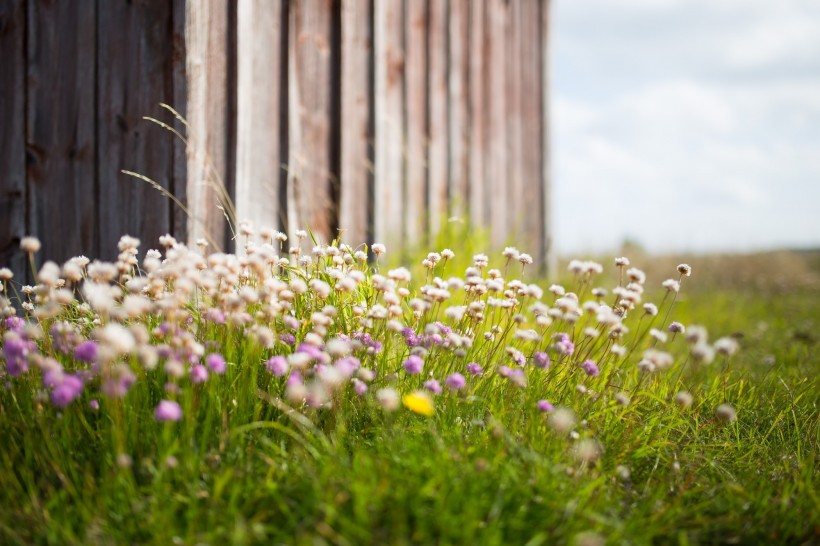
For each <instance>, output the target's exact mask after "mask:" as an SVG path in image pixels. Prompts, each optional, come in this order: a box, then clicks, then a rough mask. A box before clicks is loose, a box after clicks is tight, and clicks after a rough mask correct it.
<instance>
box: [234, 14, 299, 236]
mask: <svg viewBox="0 0 820 546" xmlns="http://www.w3.org/2000/svg"><path fill="white" fill-rule="evenodd" d="M237 9H238V33H237V37H238V67H237V68H238V71H237V78H238V82H237V88H238V89H237V93H238V96H237V107H238V117H237V137H236V150H237V164H236V209H237V217H238V218H239V219H240V220H249V221H251V222H252V223H253V224H254V225H255V226H256V227H257V228H259V227H262V226H268V227H272V228H274V229H283V227H284V222H283V220H284V218H283V216H282V215H281V214H280V212H281V211H280V210H279V193H280V186H281V185H283V184H284V183H285V180H284V176H283V173H284V170H283V169H282V163H283V158H282V157H280V155H279V153H280V149H281V142H280V136H281V134H282V125H283V124H284V123H286V122H287V120H283V119H282V118H281V100H282V93H281V90H282V83H283V82H281V71H282V62H283V60H286V58H285V57H284V53H285V52H283V51H282V47H281V46H282V38H281V37H282V31H283V28H282V20H283V17H284V10H283V5H282V1H281V0H242V1H240V2H239V3H238V6H237Z"/></svg>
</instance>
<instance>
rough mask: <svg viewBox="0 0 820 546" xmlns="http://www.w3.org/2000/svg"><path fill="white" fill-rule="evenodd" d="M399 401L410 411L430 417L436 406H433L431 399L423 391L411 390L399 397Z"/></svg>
mask: <svg viewBox="0 0 820 546" xmlns="http://www.w3.org/2000/svg"><path fill="white" fill-rule="evenodd" d="M401 403H402V404H404V407H406V408H407V409H409V410H410V411H412V412H415V413H418V414H419V415H424V416H426V417H431V416H432V415H433V414H434V413H435V412H436V408H435V406H433V399H432V398H430V395H429V394H427V393H426V392H424V391H413V392H411V393H408V394H405V395H404V396H402V397H401Z"/></svg>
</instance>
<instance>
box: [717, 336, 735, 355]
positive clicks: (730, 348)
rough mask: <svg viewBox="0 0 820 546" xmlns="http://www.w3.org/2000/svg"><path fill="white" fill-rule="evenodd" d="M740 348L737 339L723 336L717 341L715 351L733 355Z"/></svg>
mask: <svg viewBox="0 0 820 546" xmlns="http://www.w3.org/2000/svg"><path fill="white" fill-rule="evenodd" d="M739 348H740V345H739V344H738V342H737V340H735V339H734V338H731V337H722V338H720V339H718V340H717V341H715V351H717V352H718V353H720V354H722V355H724V356H732V355H733V354H735V353H736V352H737V350H738V349H739Z"/></svg>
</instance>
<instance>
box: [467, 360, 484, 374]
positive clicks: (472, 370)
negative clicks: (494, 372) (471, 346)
mask: <svg viewBox="0 0 820 546" xmlns="http://www.w3.org/2000/svg"><path fill="white" fill-rule="evenodd" d="M467 372H468V373H469V374H470V375H481V374H482V373H483V372H484V369H483V368H482V367H481V366H480V365H479V364H478V363H477V362H470V363H469V364H467Z"/></svg>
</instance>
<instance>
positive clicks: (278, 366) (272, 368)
mask: <svg viewBox="0 0 820 546" xmlns="http://www.w3.org/2000/svg"><path fill="white" fill-rule="evenodd" d="M289 367H290V366H288V359H287V358H285V357H284V356H281V355H279V356H272V357H270V358H269V359H268V361H267V362H265V369H267V370H268V371H269V372H270V373H272V374H273V375H275V376H276V377H282V376H283V375H285V374H286V373H288V368H289Z"/></svg>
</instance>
